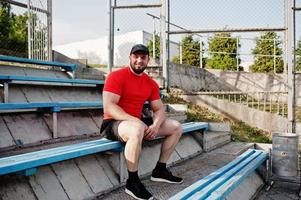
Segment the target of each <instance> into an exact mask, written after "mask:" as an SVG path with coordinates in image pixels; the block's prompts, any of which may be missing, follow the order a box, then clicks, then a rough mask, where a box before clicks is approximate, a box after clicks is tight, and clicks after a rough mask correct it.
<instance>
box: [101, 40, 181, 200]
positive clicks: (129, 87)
mask: <svg viewBox="0 0 301 200" xmlns="http://www.w3.org/2000/svg"><path fill="white" fill-rule="evenodd" d="M129 59H130V66H127V67H124V68H122V69H120V70H117V71H114V72H112V73H110V74H109V75H108V77H107V79H106V82H105V86H104V89H103V105H104V120H103V123H102V127H101V133H102V134H104V135H105V136H106V137H107V138H109V139H111V140H119V141H121V142H123V143H125V150H124V154H125V159H126V164H127V169H128V174H129V178H128V180H127V181H126V187H125V192H126V193H127V194H129V195H131V196H132V197H134V198H136V199H153V197H152V194H151V193H150V192H148V191H147V190H146V189H145V187H144V185H143V184H142V183H141V181H140V179H139V177H138V161H139V156H140V153H141V148H142V141H143V140H152V139H154V138H156V137H157V136H164V137H165V138H164V141H163V143H162V146H161V152H160V156H159V160H158V162H157V165H156V167H155V169H154V170H153V172H152V176H151V180H152V181H159V182H168V183H181V182H182V181H183V180H182V178H179V177H176V176H173V175H172V174H171V172H169V171H168V170H167V169H166V162H167V161H168V159H169V157H170V155H171V153H172V152H173V150H174V148H175V146H176V145H177V143H178V141H179V139H180V137H181V135H182V127H181V124H180V123H179V122H177V121H175V120H171V119H167V118H166V116H165V112H164V107H163V104H162V101H161V99H160V91H159V87H158V85H157V84H156V82H155V81H154V80H152V79H151V78H150V77H149V76H148V75H147V74H146V73H144V70H145V69H146V67H147V64H148V62H149V51H148V49H147V47H146V46H144V45H142V44H137V45H135V46H133V47H132V50H131V52H130V56H129ZM145 101H149V103H150V106H151V108H152V110H153V117H152V120H151V122H149V120H148V121H144V122H143V119H141V112H142V109H143V105H144V103H145Z"/></svg>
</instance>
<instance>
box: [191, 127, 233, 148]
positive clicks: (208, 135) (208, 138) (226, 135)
mask: <svg viewBox="0 0 301 200" xmlns="http://www.w3.org/2000/svg"><path fill="white" fill-rule="evenodd" d="M194 137H195V139H196V140H198V141H199V142H200V143H201V145H202V147H203V150H204V151H205V152H208V151H212V150H213V149H216V148H219V147H221V146H223V145H225V144H227V143H229V142H231V133H230V125H229V124H227V123H215V122H210V123H209V129H208V131H205V132H204V133H203V134H194Z"/></svg>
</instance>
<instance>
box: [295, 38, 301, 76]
mask: <svg viewBox="0 0 301 200" xmlns="http://www.w3.org/2000/svg"><path fill="white" fill-rule="evenodd" d="M296 71H301V37H300V39H299V41H298V44H297V49H296Z"/></svg>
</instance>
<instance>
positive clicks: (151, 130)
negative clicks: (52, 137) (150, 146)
mask: <svg viewBox="0 0 301 200" xmlns="http://www.w3.org/2000/svg"><path fill="white" fill-rule="evenodd" d="M158 132H159V127H158V126H156V125H154V124H152V125H150V126H149V127H148V128H147V129H146V130H145V132H144V135H145V136H144V139H145V140H153V139H155V138H156V137H157V135H158Z"/></svg>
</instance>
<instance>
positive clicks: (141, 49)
mask: <svg viewBox="0 0 301 200" xmlns="http://www.w3.org/2000/svg"><path fill="white" fill-rule="evenodd" d="M138 51H139V52H142V53H144V54H147V55H149V51H148V48H147V47H146V46H144V45H143V44H136V45H134V46H133V47H132V50H131V53H130V55H131V54H133V53H136V52H138Z"/></svg>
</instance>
